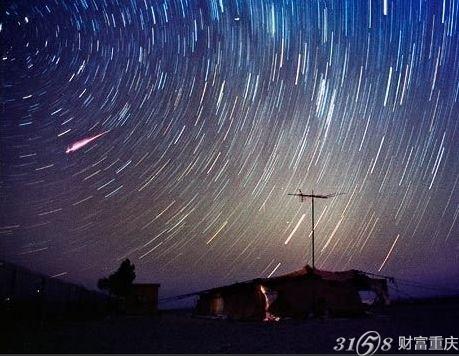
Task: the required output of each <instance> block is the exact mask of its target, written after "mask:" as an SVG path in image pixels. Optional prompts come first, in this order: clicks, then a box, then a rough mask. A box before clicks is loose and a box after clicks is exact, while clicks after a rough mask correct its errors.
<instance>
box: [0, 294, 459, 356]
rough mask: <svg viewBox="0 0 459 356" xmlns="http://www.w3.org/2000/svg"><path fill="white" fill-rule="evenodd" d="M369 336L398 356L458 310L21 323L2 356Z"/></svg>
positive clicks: (11, 330) (200, 349) (302, 347)
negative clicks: (402, 342)
mask: <svg viewBox="0 0 459 356" xmlns="http://www.w3.org/2000/svg"><path fill="white" fill-rule="evenodd" d="M369 330H375V331H378V332H379V333H380V334H381V336H382V337H383V338H385V337H393V338H395V341H394V342H393V347H392V349H391V351H390V352H391V353H394V352H397V349H398V337H399V336H410V335H411V336H427V337H429V336H435V335H440V336H444V337H446V336H451V335H454V336H459V304H457V303H453V304H451V303H446V304H445V303H441V304H437V305H404V306H393V307H391V308H390V309H389V310H388V311H386V312H384V313H378V314H375V315H371V316H368V317H364V318H358V319H325V320H316V319H308V320H284V321H280V322H236V321H228V320H210V319H202V318H195V317H192V316H191V315H190V313H189V312H183V311H182V312H171V311H169V312H163V313H162V314H161V315H159V316H154V317H146V316H142V317H127V316H124V317H112V318H106V319H104V320H98V321H91V322H60V323H54V324H47V325H45V326H43V327H41V328H37V327H34V326H33V325H32V324H28V325H25V324H22V325H16V326H10V327H8V328H6V331H4V332H2V339H3V341H1V343H0V352H28V353H30V352H32V353H42V352H47V353H315V352H321V353H335V354H336V352H335V351H333V346H334V345H336V339H337V338H338V337H346V338H351V337H356V338H358V337H359V336H360V335H362V334H363V333H364V332H366V331H369ZM442 353H443V352H442ZM456 353H458V351H456Z"/></svg>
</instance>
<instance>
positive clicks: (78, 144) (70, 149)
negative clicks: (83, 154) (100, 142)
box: [65, 131, 108, 154]
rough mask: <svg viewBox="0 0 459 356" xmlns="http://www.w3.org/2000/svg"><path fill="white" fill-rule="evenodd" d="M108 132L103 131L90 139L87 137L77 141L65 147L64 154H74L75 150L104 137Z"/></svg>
mask: <svg viewBox="0 0 459 356" xmlns="http://www.w3.org/2000/svg"><path fill="white" fill-rule="evenodd" d="M107 132H108V131H104V132H102V133H100V134H98V135H95V136H91V137H88V138H84V139H82V140H79V141H76V142H74V143H72V144H71V145H69V146H67V149H66V150H65V153H67V154H69V153H72V152H75V151H77V150H79V149H80V148H83V147H84V146H86V145H87V144H88V143H90V142H92V141H94V140H96V139H98V138H99V137H101V136H103V135H105V134H106V133H107Z"/></svg>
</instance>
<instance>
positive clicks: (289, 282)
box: [195, 266, 389, 320]
mask: <svg viewBox="0 0 459 356" xmlns="http://www.w3.org/2000/svg"><path fill="white" fill-rule="evenodd" d="M360 292H371V293H373V294H374V296H375V301H376V303H380V304H384V305H387V304H389V297H388V291H387V281H386V279H381V278H372V277H369V276H368V275H367V274H366V273H364V272H361V271H357V270H349V271H343V272H329V271H322V270H318V269H313V268H311V267H310V266H306V267H304V268H302V269H300V270H298V271H294V272H292V273H288V274H285V275H282V276H279V277H274V278H258V279H254V280H251V281H248V282H242V283H236V284H232V285H229V286H224V287H219V288H214V289H210V290H207V291H203V292H199V293H198V294H199V299H198V302H197V305H196V309H195V314H196V315H201V316H210V317H218V316H219V317H227V318H231V319H236V320H272V319H278V318H285V317H290V318H305V317H307V316H309V315H316V316H321V315H329V316H344V315H345V316H351V315H359V314H362V313H363V312H364V311H365V310H366V305H365V304H364V303H363V302H362V300H361V297H360Z"/></svg>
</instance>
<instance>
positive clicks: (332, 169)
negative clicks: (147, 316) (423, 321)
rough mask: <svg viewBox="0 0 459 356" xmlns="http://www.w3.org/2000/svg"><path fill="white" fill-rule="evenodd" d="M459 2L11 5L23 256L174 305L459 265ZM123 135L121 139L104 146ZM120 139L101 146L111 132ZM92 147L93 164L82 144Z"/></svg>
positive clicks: (5, 134)
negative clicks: (240, 287) (272, 280)
mask: <svg viewBox="0 0 459 356" xmlns="http://www.w3.org/2000/svg"><path fill="white" fill-rule="evenodd" d="M458 13H459V2H458V1H450V0H442V1H423V0H421V1H391V0H381V1H344V0H343V1H318V0H317V1H316V0H311V1H280V0H279V1H277V0H276V1H232V2H227V1H223V0H219V1H213V0H212V1H187V0H171V1H164V0H161V1H149V0H131V1H116V0H104V1H94V0H93V1H91V0H80V1H64V0H62V1H61V0H59V1H57V0H56V1H39V2H33V1H19V2H11V3H7V4H6V5H5V6H3V9H2V17H1V27H0V33H1V36H2V41H1V42H2V44H1V46H2V58H1V66H2V69H1V70H2V95H1V99H2V115H1V143H0V145H1V152H2V160H1V161H2V173H1V199H2V203H1V206H2V214H1V222H0V223H1V224H0V247H1V248H0V251H1V258H3V259H5V260H8V261H12V262H16V263H20V264H23V265H26V266H27V267H29V268H32V269H34V270H37V271H41V272H43V273H47V274H49V275H52V276H60V277H62V278H65V279H68V280H72V281H76V282H82V283H86V284H87V285H90V286H94V285H95V281H96V280H97V278H99V277H101V276H102V275H105V274H107V273H108V272H110V271H113V270H114V269H115V268H116V267H117V266H118V265H119V263H120V261H121V260H122V259H124V258H130V259H131V261H133V262H134V263H135V264H136V266H137V275H138V280H143V281H152V282H161V283H162V288H164V290H165V294H166V295H167V294H168V293H169V295H172V294H174V293H180V292H187V291H191V290H196V289H199V288H207V287H212V286H216V285H221V284H224V283H229V282H234V281H242V280H245V279H248V278H255V277H265V276H269V275H278V274H280V273H285V272H289V271H291V270H294V269H297V268H300V267H302V266H304V265H305V264H306V263H311V261H310V254H311V247H310V237H309V236H310V235H309V230H310V219H311V215H310V214H311V213H310V202H309V201H305V202H304V203H300V202H299V201H298V200H297V199H296V198H295V197H291V196H288V195H287V194H288V193H296V192H297V189H298V188H300V189H302V190H303V192H305V193H309V192H310V191H312V190H314V191H315V192H316V193H317V194H330V193H335V192H338V193H345V194H341V195H338V196H336V197H335V198H330V199H326V200H325V199H324V200H319V199H317V200H316V201H315V211H316V224H317V225H316V261H317V266H318V267H319V268H324V269H330V270H341V269H349V268H358V269H362V270H365V271H370V272H375V273H383V274H388V275H394V276H410V277H414V278H420V277H426V276H435V275H439V274H440V273H443V274H446V275H449V276H451V275H454V274H456V276H457V267H458V254H459V249H458V235H459V229H458V219H457V218H458V214H459V194H458V176H459V174H458V172H459V159H458V157H459V146H458V145H457V142H458V140H459V136H458V122H459V121H458V114H459V109H458V108H459V107H458V96H459V38H458V37H459V30H458V20H459V16H458ZM101 134H102V135H101ZM99 135H100V136H99ZM86 139H87V140H88V141H87V142H86V143H84V144H82V145H81V146H79V147H77V149H76V150H74V152H66V151H67V148H68V147H70V146H71V145H72V144H76V143H81V142H83V140H86Z"/></svg>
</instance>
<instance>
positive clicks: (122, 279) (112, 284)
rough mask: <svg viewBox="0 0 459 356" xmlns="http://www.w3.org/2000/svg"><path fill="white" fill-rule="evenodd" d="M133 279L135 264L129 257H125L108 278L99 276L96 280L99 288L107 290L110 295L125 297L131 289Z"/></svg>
mask: <svg viewBox="0 0 459 356" xmlns="http://www.w3.org/2000/svg"><path fill="white" fill-rule="evenodd" d="M134 279H135V265H134V264H131V261H129V259H125V260H124V261H123V262H122V263H121V265H120V267H119V268H118V270H117V271H116V272H114V273H112V274H111V275H110V276H108V278H101V279H99V281H98V282H97V287H98V288H99V289H104V290H107V291H108V293H109V294H110V295H116V296H118V297H126V296H127V295H128V294H129V292H130V291H131V289H132V282H134Z"/></svg>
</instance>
